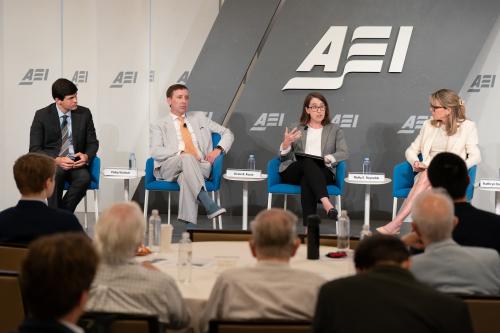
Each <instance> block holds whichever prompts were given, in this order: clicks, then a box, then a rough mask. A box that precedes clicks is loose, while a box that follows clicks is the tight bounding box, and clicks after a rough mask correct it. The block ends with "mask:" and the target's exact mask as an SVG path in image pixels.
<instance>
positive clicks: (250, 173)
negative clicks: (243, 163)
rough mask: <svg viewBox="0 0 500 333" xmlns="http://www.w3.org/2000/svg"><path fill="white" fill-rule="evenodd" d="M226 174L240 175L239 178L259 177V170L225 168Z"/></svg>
mask: <svg viewBox="0 0 500 333" xmlns="http://www.w3.org/2000/svg"><path fill="white" fill-rule="evenodd" d="M226 174H227V175H228V176H230V177H241V178H261V177H262V171H261V170H249V169H227V170H226Z"/></svg>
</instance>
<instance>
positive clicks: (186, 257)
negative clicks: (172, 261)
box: [177, 232, 193, 283]
mask: <svg viewBox="0 0 500 333" xmlns="http://www.w3.org/2000/svg"><path fill="white" fill-rule="evenodd" d="M192 255H193V247H192V244H191V240H190V239H189V234H188V233H187V232H183V233H182V239H181V240H180V242H179V256H178V258H177V280H179V283H189V282H191V258H192Z"/></svg>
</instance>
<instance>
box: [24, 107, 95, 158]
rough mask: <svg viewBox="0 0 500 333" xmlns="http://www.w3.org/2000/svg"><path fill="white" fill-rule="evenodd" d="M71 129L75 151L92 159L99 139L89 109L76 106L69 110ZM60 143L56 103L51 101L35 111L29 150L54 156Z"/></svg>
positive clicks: (59, 147)
mask: <svg viewBox="0 0 500 333" xmlns="http://www.w3.org/2000/svg"><path fill="white" fill-rule="evenodd" d="M71 131H72V138H73V147H74V148H75V153H79V152H80V153H84V154H87V155H88V156H89V162H90V161H92V158H93V157H94V156H95V155H96V153H97V149H98V148H99V141H97V137H96V133H95V128H94V122H93V121H92V114H91V113H90V110H89V109H87V108H86V107H83V106H78V107H77V108H76V110H74V111H71ZM61 145H62V136H61V125H60V122H59V116H58V114H57V108H56V104H55V103H52V104H50V105H49V106H47V107H45V108H43V109H40V110H38V111H37V112H36V113H35V117H34V118H33V123H32V124H31V130H30V152H33V153H37V152H38V153H43V154H46V155H49V156H51V157H54V158H55V157H57V156H58V155H59V152H60V150H61Z"/></svg>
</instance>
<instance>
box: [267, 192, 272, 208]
mask: <svg viewBox="0 0 500 333" xmlns="http://www.w3.org/2000/svg"><path fill="white" fill-rule="evenodd" d="M271 201H273V195H272V193H269V194H268V195H267V209H271Z"/></svg>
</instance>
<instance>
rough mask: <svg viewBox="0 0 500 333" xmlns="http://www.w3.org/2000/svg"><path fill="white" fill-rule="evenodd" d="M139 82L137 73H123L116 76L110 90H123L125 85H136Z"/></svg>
mask: <svg viewBox="0 0 500 333" xmlns="http://www.w3.org/2000/svg"><path fill="white" fill-rule="evenodd" d="M136 82H137V72H133V71H121V72H119V73H118V75H116V78H115V79H114V80H113V83H112V84H111V85H110V86H109V87H110V88H123V85H124V84H134V83H136Z"/></svg>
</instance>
